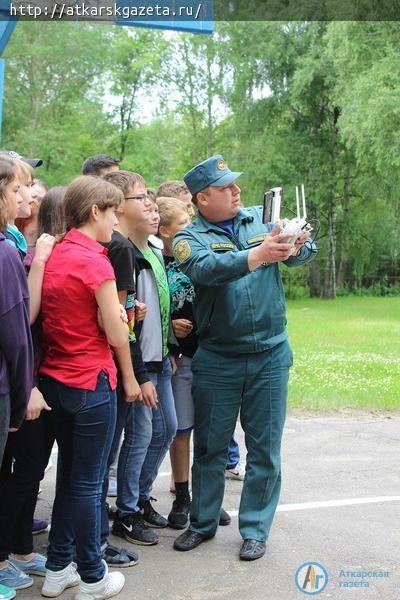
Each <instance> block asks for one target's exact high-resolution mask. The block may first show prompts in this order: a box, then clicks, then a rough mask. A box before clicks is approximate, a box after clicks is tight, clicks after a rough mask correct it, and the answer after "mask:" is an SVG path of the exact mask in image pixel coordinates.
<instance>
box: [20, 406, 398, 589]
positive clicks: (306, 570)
mask: <svg viewBox="0 0 400 600" xmlns="http://www.w3.org/2000/svg"><path fill="white" fill-rule="evenodd" d="M237 439H238V442H239V444H240V447H241V453H242V457H243V459H244V458H245V445H244V436H243V432H242V431H241V429H240V427H238V428H237ZM399 447H400V413H374V412H364V413H362V412H360V413H354V412H340V413H332V414H324V415H323V414H320V413H317V414H316V413H313V414H312V413H302V412H295V413H294V412H292V413H290V414H289V415H288V418H287V423H286V428H285V433H284V440H283V483H282V494H281V499H280V504H279V507H278V512H277V514H276V517H275V521H274V525H273V527H272V531H271V535H270V538H269V540H268V542H267V552H266V554H265V556H264V557H263V558H261V559H259V560H257V561H254V562H249V563H247V562H242V561H239V559H238V551H239V548H240V545H241V538H240V535H239V532H238V520H237V511H238V507H239V501H240V494H241V489H242V483H241V482H239V481H231V480H227V481H226V489H225V498H224V508H225V509H226V510H227V511H228V512H230V514H231V515H232V523H231V525H229V526H228V527H220V528H219V530H218V533H217V535H216V537H215V538H214V539H212V540H210V541H208V542H206V543H204V544H202V545H201V546H199V547H198V548H196V549H195V550H193V551H191V552H187V553H181V552H177V551H175V550H173V548H172V543H173V540H174V538H175V537H176V536H177V535H179V533H180V532H178V531H175V530H173V529H169V528H167V529H162V530H158V533H159V537H160V542H159V544H158V545H157V546H150V547H143V546H137V545H135V546H132V545H131V544H129V543H128V542H124V541H123V540H121V539H120V538H113V537H111V541H112V543H114V544H118V545H124V546H126V547H132V548H134V549H135V550H136V551H138V552H139V555H140V561H139V564H138V565H136V566H135V567H131V568H128V569H124V570H123V572H124V574H125V576H126V584H125V588H124V590H123V592H122V593H121V594H120V595H119V596H118V598H119V599H120V600H228V599H229V600H230V599H231V598H240V600H292V599H297V600H301V598H306V597H310V596H314V597H317V598H333V599H335V600H336V599H338V600H339V599H340V600H342V599H347V598H351V599H352V600H353V599H354V598H356V599H357V600H358V599H360V600H363V599H364V598H365V599H368V600H400V466H399V463H400V452H399ZM53 462H54V457H53ZM169 474H170V466H169V461H168V460H167V459H166V460H165V461H164V463H163V465H162V467H161V469H160V474H159V477H158V479H157V481H156V484H155V487H154V490H153V495H154V496H155V497H156V498H157V500H158V501H157V503H156V505H155V507H156V508H157V510H158V511H159V512H161V513H162V514H164V515H166V514H168V512H169V510H170V507H171V504H172V501H173V496H172V495H171V494H170V492H169ZM54 480H55V467H54V466H53V467H52V468H51V469H49V471H48V472H47V474H46V477H45V480H44V481H43V482H42V490H43V491H42V493H41V494H40V496H39V501H38V505H37V512H36V515H37V516H38V517H41V518H50V515H51V506H52V501H53V493H54ZM35 542H36V550H38V551H41V552H45V548H46V542H47V534H41V535H38V536H35ZM311 563H312V564H311ZM296 573H297V575H296ZM34 579H35V583H34V586H32V587H31V588H29V589H26V590H21V591H20V592H18V594H17V598H18V599H19V600H27V599H36V598H41V595H40V587H41V583H42V580H41V579H40V578H39V577H34ZM74 595H75V591H74V590H73V589H72V590H67V591H65V592H64V593H63V594H62V596H60V598H62V599H63V600H72V599H73V598H74Z"/></svg>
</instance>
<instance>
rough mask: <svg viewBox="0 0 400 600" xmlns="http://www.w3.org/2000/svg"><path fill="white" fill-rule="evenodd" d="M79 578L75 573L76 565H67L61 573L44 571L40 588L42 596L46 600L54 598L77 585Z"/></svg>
mask: <svg viewBox="0 0 400 600" xmlns="http://www.w3.org/2000/svg"><path fill="white" fill-rule="evenodd" d="M80 580H81V578H80V577H79V574H78V573H77V571H76V564H75V563H73V562H72V563H69V565H67V566H66V567H64V569H62V570H61V571H51V570H50V569H47V570H46V579H45V580H44V584H43V587H42V596H46V597H47V598H56V597H57V596H59V595H60V594H62V593H63V591H64V590H66V589H67V588H70V587H74V586H75V585H78V583H79V582H80Z"/></svg>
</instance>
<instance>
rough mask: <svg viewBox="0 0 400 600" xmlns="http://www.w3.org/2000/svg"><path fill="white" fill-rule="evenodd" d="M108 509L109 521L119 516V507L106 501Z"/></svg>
mask: <svg viewBox="0 0 400 600" xmlns="http://www.w3.org/2000/svg"><path fill="white" fill-rule="evenodd" d="M106 509H107V515H108V520H109V521H114V520H115V519H116V518H117V510H118V509H117V507H116V506H115V504H114V505H111V504H107V502H106Z"/></svg>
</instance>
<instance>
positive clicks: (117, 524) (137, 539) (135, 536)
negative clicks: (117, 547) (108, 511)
mask: <svg viewBox="0 0 400 600" xmlns="http://www.w3.org/2000/svg"><path fill="white" fill-rule="evenodd" d="M111 533H112V534H113V535H118V536H119V537H122V538H124V540H127V541H128V542H131V543H132V544H139V545H141V546H153V545H154V544H157V543H158V536H157V535H156V534H155V533H154V531H153V530H152V529H150V527H147V525H146V523H145V522H144V520H143V515H142V514H141V513H140V512H136V513H132V514H131V515H128V516H127V517H121V518H119V517H118V516H117V517H116V519H115V521H114V523H113V526H112V530H111Z"/></svg>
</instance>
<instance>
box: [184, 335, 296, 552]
mask: <svg viewBox="0 0 400 600" xmlns="http://www.w3.org/2000/svg"><path fill="white" fill-rule="evenodd" d="M291 365H292V352H291V349H290V346H289V343H288V342H287V341H285V342H282V343H281V344H279V345H277V346H275V347H274V348H272V349H270V350H266V351H264V352H258V353H252V354H240V355H233V356H227V355H221V354H219V353H218V352H212V351H210V350H205V349H204V348H201V347H200V348H199V349H198V350H197V352H196V354H195V357H194V359H193V363H192V370H193V398H194V403H195V428H194V461H193V468H192V495H193V500H192V505H191V513H190V529H192V530H194V531H196V532H198V533H203V534H208V535H212V534H213V533H215V531H216V529H217V526H218V521H219V515H220V511H221V506H222V500H223V495H224V487H225V466H226V455H227V451H228V444H229V440H230V439H231V437H232V435H233V432H234V430H235V425H236V421H237V418H238V414H239V411H240V421H241V424H242V427H243V430H244V432H245V441H246V447H247V461H246V475H245V479H244V483H243V490H242V495H241V500H240V508H239V531H240V534H241V536H242V538H243V539H248V538H250V539H255V540H260V541H262V540H266V539H267V537H268V533H269V530H270V528H271V524H272V520H273V518H274V514H275V511H276V507H277V505H278V500H279V494H280V488H281V457H280V451H281V438H282V432H283V426H284V422H285V414H286V395H287V383H288V379H289V367H290V366H291Z"/></svg>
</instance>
